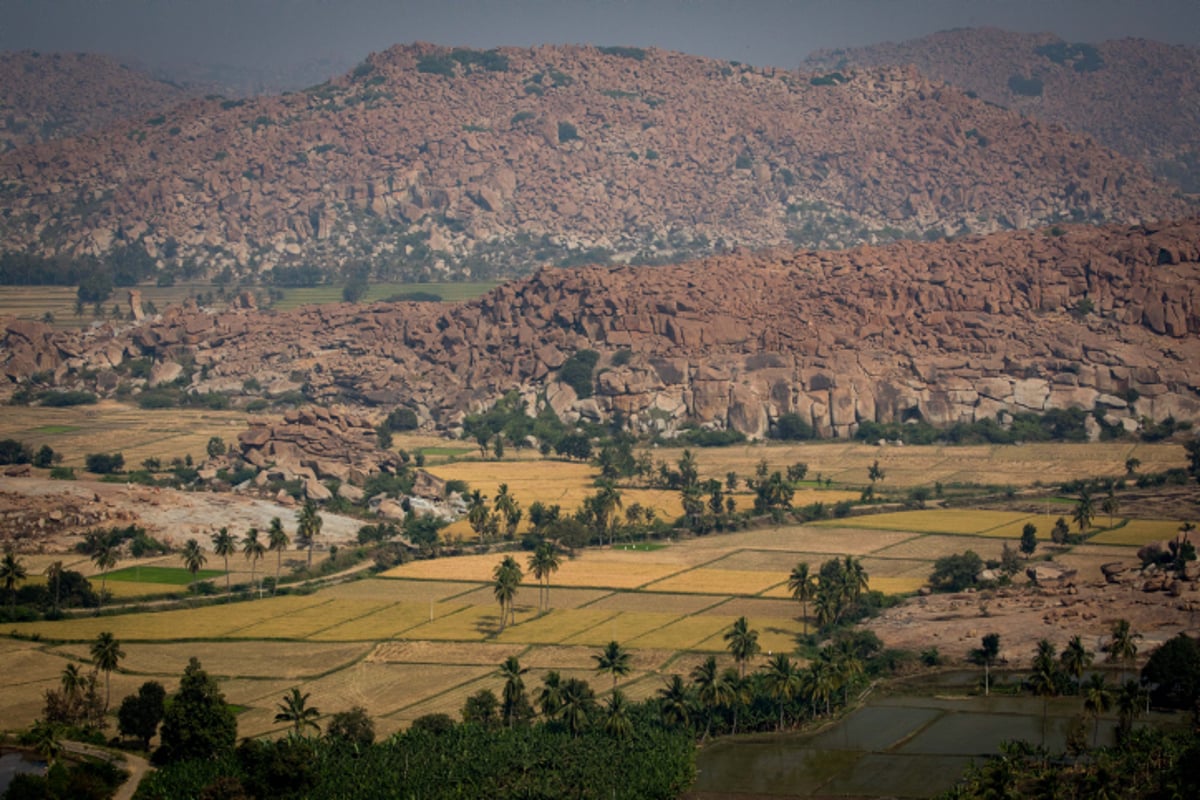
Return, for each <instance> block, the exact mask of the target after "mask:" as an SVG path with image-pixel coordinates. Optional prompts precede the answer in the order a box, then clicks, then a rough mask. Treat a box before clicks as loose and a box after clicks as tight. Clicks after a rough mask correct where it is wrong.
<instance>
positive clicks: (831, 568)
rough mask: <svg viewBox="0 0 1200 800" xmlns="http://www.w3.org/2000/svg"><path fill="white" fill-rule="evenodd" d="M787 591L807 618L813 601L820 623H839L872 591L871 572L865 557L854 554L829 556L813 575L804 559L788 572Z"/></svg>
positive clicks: (819, 625)
mask: <svg viewBox="0 0 1200 800" xmlns="http://www.w3.org/2000/svg"><path fill="white" fill-rule="evenodd" d="M787 587H788V591H789V592H791V593H792V598H793V599H795V600H796V601H797V602H799V603H800V604H801V607H802V614H803V615H804V620H805V621H807V620H808V619H809V616H808V603H809V601H812V603H813V611H814V612H815V618H816V623H817V626H818V627H821V628H824V627H826V626H829V625H836V624H837V623H839V622H841V621H842V618H843V617H844V616H845V614H846V613H847V612H848V611H849V610H850V609H851V608H852V607H853V606H855V605H856V604H857V603H858V602H859V600H861V599H862V595H863V592H867V591H870V576H869V575H868V574H867V571H866V569H865V568H864V567H863V565H862V561H861V560H860V559H858V558H855V557H854V556H846V557H845V558H844V559H836V558H834V559H830V560H829V561H826V562H825V563H824V564H822V565H821V569H820V571H819V572H818V573H817V574H816V575H813V574H812V573H811V571H810V570H809V566H808V563H807V562H804V561H801V562H799V563H797V564H796V566H795V567H793V568H792V572H791V575H789V576H788V583H787Z"/></svg>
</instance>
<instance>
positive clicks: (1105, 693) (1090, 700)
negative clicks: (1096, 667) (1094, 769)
mask: <svg viewBox="0 0 1200 800" xmlns="http://www.w3.org/2000/svg"><path fill="white" fill-rule="evenodd" d="M1082 691H1083V710H1084V711H1085V712H1087V713H1088V714H1090V715H1091V716H1092V719H1093V720H1094V727H1093V728H1092V747H1095V746H1096V739H1097V737H1098V736H1099V735H1100V715H1101V714H1104V713H1105V712H1107V711H1108V710H1109V709H1110V708H1112V703H1113V693H1112V690H1111V689H1109V688H1108V684H1106V683H1105V682H1104V676H1103V675H1101V674H1100V673H1098V672H1093V673H1092V675H1091V676H1090V677H1089V678H1088V679H1087V681H1086V682H1085V683H1084V684H1083V687H1082Z"/></svg>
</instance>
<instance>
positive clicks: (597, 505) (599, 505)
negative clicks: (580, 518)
mask: <svg viewBox="0 0 1200 800" xmlns="http://www.w3.org/2000/svg"><path fill="white" fill-rule="evenodd" d="M596 487H597V488H596V494H595V495H593V504H592V508H593V510H594V511H595V514H596V527H597V528H598V529H599V532H600V543H601V544H603V543H604V534H605V533H607V534H608V543H609V545H611V544H612V543H613V518H614V516H615V512H616V510H617V509H618V508H620V507H621V492H620V490H618V489H617V485H616V484H615V483H613V482H612V481H609V480H603V479H601V480H599V481H597V482H596Z"/></svg>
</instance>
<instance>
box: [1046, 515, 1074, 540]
mask: <svg viewBox="0 0 1200 800" xmlns="http://www.w3.org/2000/svg"><path fill="white" fill-rule="evenodd" d="M1070 537H1071V528H1070V526H1068V525H1067V520H1066V518H1064V517H1059V518H1058V519H1056V520H1055V521H1054V529H1053V530H1051V531H1050V540H1051V541H1053V542H1054V543H1055V544H1066V543H1067V539H1069V538H1070Z"/></svg>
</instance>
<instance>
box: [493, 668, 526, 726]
mask: <svg viewBox="0 0 1200 800" xmlns="http://www.w3.org/2000/svg"><path fill="white" fill-rule="evenodd" d="M527 671H528V670H527V669H526V668H525V667H522V666H521V662H520V661H518V660H517V657H516V656H509V657H508V658H506V659H505V660H504V663H503V664H501V665H500V677H502V678H504V692H503V695H502V701H501V702H502V709H503V714H504V719H505V720H506V721H507V723H508V727H510V728H511V727H512V726H513V723H514V722H515V718H516V717H517V716H518V715H520V714H521V713H522V712H523V711H525V710H527V709H528V707H529V701H528V699H527V698H526V697H525V680H524V678H522V677H521V676H522V675H524V674H525V673H526V672H527Z"/></svg>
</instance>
